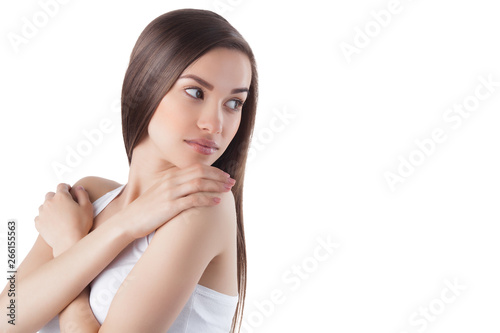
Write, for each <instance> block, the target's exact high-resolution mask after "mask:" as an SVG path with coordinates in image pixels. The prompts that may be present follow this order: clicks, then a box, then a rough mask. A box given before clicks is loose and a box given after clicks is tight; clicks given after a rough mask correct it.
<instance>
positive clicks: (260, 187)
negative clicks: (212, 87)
mask: <svg viewBox="0 0 500 333" xmlns="http://www.w3.org/2000/svg"><path fill="white" fill-rule="evenodd" d="M221 2H223V3H228V6H230V7H229V8H226V10H225V11H224V12H223V13H222V15H223V16H224V17H226V18H227V19H228V20H229V22H231V24H233V25H234V26H235V27H236V28H237V29H238V30H239V31H240V32H241V33H242V34H243V36H244V37H245V38H246V39H247V41H248V42H249V43H250V45H251V46H252V48H253V50H254V53H255V55H256V58H257V62H258V70H259V78H260V81H259V84H260V100H259V105H258V110H257V123H256V127H255V131H254V133H255V134H254V138H253V140H254V141H253V145H254V147H257V145H258V147H259V149H260V150H256V154H255V158H253V159H252V160H251V161H249V163H248V166H247V176H246V182H245V195H244V198H245V199H244V213H245V228H246V240H247V251H248V269H249V273H248V289H247V298H246V311H245V324H244V325H246V326H245V328H244V329H243V330H242V332H384V333H387V332H391V333H402V332H407V333H413V332H493V331H495V330H496V331H498V329H499V327H500V324H499V322H498V313H499V311H500V302H499V301H498V300H499V296H500V287H499V283H498V281H500V271H499V269H498V253H499V250H500V242H499V241H498V227H497V225H498V222H499V215H500V213H499V210H498V199H499V196H500V193H499V185H500V176H499V170H500V159H499V158H498V154H499V150H498V143H499V142H500V131H499V130H498V125H499V120H500V116H499V112H498V110H499V106H500V97H499V95H500V86H496V87H494V88H493V92H491V93H490V94H489V96H488V98H485V99H483V100H481V101H479V105H478V106H477V108H476V109H475V110H474V111H473V112H471V113H470V116H469V117H468V118H463V121H462V122H461V123H460V126H458V127H457V128H453V127H452V126H451V125H452V123H450V122H447V121H445V119H444V118H443V115H445V114H446V112H447V110H448V109H449V108H452V107H453V105H454V104H462V103H463V102H464V100H468V101H473V100H474V99H473V98H472V97H473V96H474V94H475V91H476V87H478V86H480V85H481V82H480V80H479V77H480V76H483V77H484V78H487V77H488V76H491V78H492V80H493V81H495V82H500V70H499V63H498V59H500V46H499V43H500V42H499V39H498V31H500V20H498V10H496V8H497V7H495V4H494V2H493V1H488V0H474V1H472V0H469V1H451V0H447V1H444V0H443V1H430V0H427V1H426V0H420V1H416V0H414V1H410V0H401V1H400V2H399V7H398V8H399V12H397V13H395V14H392V15H391V18H390V22H389V23H388V24H385V25H386V26H385V27H380V25H377V24H378V23H376V22H377V21H376V20H375V18H374V16H373V15H371V14H370V12H371V11H374V12H375V13H379V12H380V11H381V10H385V9H387V8H388V6H390V5H389V4H390V1H389V0H384V1H347V0H342V1H335V2H333V1H332V2H327V1H313V0H310V1H296V2H294V1H284V0H280V1H251V0H231V1H229V0H227V1H226V0H223V1H221ZM215 3H216V2H215V1H214V0H208V1H152V0H150V1H148V0H144V1H106V2H103V1H95V0H92V1H76V0H73V1H68V3H67V4H64V5H60V7H59V9H58V12H57V13H56V14H55V15H54V17H51V18H50V19H49V21H48V22H47V24H46V25H45V26H44V27H41V28H40V29H39V31H38V33H37V34H36V36H34V37H33V38H30V39H29V40H28V42H27V43H26V44H21V45H19V47H18V48H17V52H16V48H14V47H13V45H12V43H11V42H10V41H9V39H8V34H9V33H14V34H21V30H22V27H23V24H25V23H24V22H25V21H23V17H24V18H26V19H27V20H29V21H33V16H34V15H36V13H38V12H40V11H41V10H42V9H41V5H40V3H39V2H37V1H33V0H29V1H26V0H23V1H16V2H13V1H11V2H7V1H2V4H1V7H0V22H1V23H0V26H1V39H0V44H1V51H0V52H1V62H0V66H1V73H2V75H1V79H0V84H1V96H2V97H1V99H0V105H1V106H0V107H1V120H0V126H1V128H0V135H1V138H0V142H1V156H2V159H1V174H0V177H1V178H0V181H1V189H2V191H1V194H0V195H1V197H0V205H1V206H0V220H1V221H2V226H3V227H2V228H3V229H2V244H1V246H2V250H1V252H2V253H4V255H3V256H2V257H4V260H1V263H2V265H4V266H5V264H6V244H5V231H6V228H5V225H6V223H7V220H8V219H11V218H15V219H17V221H18V259H19V261H21V260H22V259H23V258H24V257H25V256H26V254H27V253H28V251H29V249H30V248H31V246H32V244H33V242H34V240H35V238H36V236H37V232H36V230H35V228H34V225H33V219H34V217H35V216H37V215H38V207H39V206H40V205H41V204H42V203H43V201H44V195H45V193H46V192H49V191H54V190H55V188H56V186H57V184H58V183H59V182H66V183H69V184H73V183H74V182H75V181H77V180H78V179H80V178H82V177H85V176H90V175H93V176H100V177H105V178H110V179H113V180H116V181H118V182H120V183H124V182H126V180H127V174H128V163H127V159H126V155H125V149H124V147H123V142H122V134H121V119H120V114H119V109H117V108H116V105H117V104H116V103H117V101H118V100H119V98H120V90H121V85H122V80H123V76H124V73H125V70H126V67H127V64H128V59H129V56H130V52H131V51H132V48H133V45H134V44H135V41H136V40H137V37H138V36H139V34H140V33H141V31H142V30H143V29H144V27H145V26H146V25H147V24H148V23H149V22H150V21H151V20H153V19H154V18H156V17H157V16H159V15H160V14H163V13H164V12H167V11H169V10H173V9H178V8H184V7H193V8H202V9H211V10H216V7H215ZM386 21H388V20H386ZM367 27H368V28H370V29H372V30H370V33H371V35H372V37H368V38H369V42H368V44H367V45H366V46H364V47H359V48H358V53H355V54H352V56H351V57H346V56H345V54H344V53H343V52H342V50H341V45H342V43H343V42H344V43H348V44H351V45H353V47H354V46H355V45H356V44H355V40H357V42H359V41H360V39H361V37H360V35H359V31H360V30H364V29H365V28H367ZM377 27H379V28H380V29H379V31H377V30H376V29H377ZM365 42H366V41H365ZM357 45H359V46H361V45H360V44H359V43H358V44H357ZM348 58H349V59H350V62H349V61H348ZM479 89H482V90H480V91H481V92H482V93H483V94H486V92H487V90H486V89H484V88H479ZM471 103H472V102H471ZM277 112H278V113H280V112H281V113H283V112H288V113H289V114H293V115H294V117H293V118H290V119H289V121H288V123H287V124H284V123H279V124H284V125H283V128H282V130H280V131H277V130H276V129H275V130H273V127H272V126H271V124H272V123H273V122H274V120H273V118H274V117H276V113H277ZM102 119H109V120H110V121H111V123H112V125H113V126H114V127H113V128H114V129H113V131H112V132H111V133H107V134H105V135H104V138H103V141H102V143H100V144H98V145H94V146H93V149H92V151H91V153H90V154H89V155H88V156H85V157H84V158H83V159H82V162H81V163H80V164H79V165H78V166H77V167H75V168H73V169H72V171H71V172H67V173H65V174H64V175H63V176H62V178H61V179H60V178H58V177H57V176H56V174H55V172H54V170H53V168H52V164H53V163H54V162H60V163H64V159H65V158H66V155H67V154H68V153H67V150H66V149H67V148H66V147H67V146H69V147H72V148H73V149H75V147H76V146H77V145H78V144H79V143H80V142H82V141H84V140H85V136H84V135H83V134H82V131H84V130H86V131H90V130H93V129H97V128H99V123H100V121H101V120H102ZM434 129H441V130H442V131H444V133H445V135H446V140H445V141H444V142H441V143H436V144H435V147H434V150H433V151H432V152H431V153H430V154H429V155H423V153H419V152H418V151H419V148H418V147H417V145H416V143H415V140H420V141H422V140H428V139H430V138H431V137H432V131H433V130H434ZM412 154H413V155H412ZM418 154H420V157H422V156H424V158H423V160H421V161H422V163H421V164H420V165H417V166H415V168H414V171H413V173H412V174H411V175H409V176H407V177H403V178H402V179H404V182H398V183H397V184H396V185H395V188H394V191H392V190H391V187H390V186H389V184H388V182H387V180H386V178H385V176H384V174H385V173H386V172H392V173H394V174H397V173H398V166H399V165H400V163H401V162H400V159H399V157H402V158H404V159H406V160H408V159H409V157H410V155H411V156H413V157H414V158H417V157H418ZM416 160H417V159H415V160H414V161H416ZM318 238H319V239H323V241H324V242H328V239H330V241H332V242H338V243H339V244H340V246H339V247H338V248H336V249H334V250H333V251H332V253H328V252H326V251H325V250H324V249H321V252H317V251H316V248H317V247H318V246H320V245H319V244H320V243H319V242H318ZM318 251H319V250H318ZM315 253H316V257H315ZM318 255H320V257H318ZM318 259H321V261H318ZM4 266H2V267H4ZM293 267H295V270H293V271H292V269H293ZM5 270H6V268H4V271H5ZM297 270H301V271H302V272H303V273H297ZM306 272H308V273H306ZM306 274H307V275H306ZM292 281H293V282H292ZM446 281H450V282H451V283H457V284H459V285H460V286H464V288H465V290H461V291H456V294H454V293H453V292H452V291H451V290H448V288H449V287H447V282H446ZM274 293H281V297H280V298H279V299H274V298H273V297H272V295H273V294H274ZM442 295H444V296H442ZM442 297H443V298H442ZM443 300H447V302H444V301H443ZM425 309H429V310H428V311H429V313H430V316H432V317H427V318H429V319H424V318H425V317H423V316H422V315H420V314H419V312H418V311H425ZM412 318H413V319H414V320H418V321H417V322H410V320H411V319H412ZM431 318H432V319H431ZM417 323H418V324H417Z"/></svg>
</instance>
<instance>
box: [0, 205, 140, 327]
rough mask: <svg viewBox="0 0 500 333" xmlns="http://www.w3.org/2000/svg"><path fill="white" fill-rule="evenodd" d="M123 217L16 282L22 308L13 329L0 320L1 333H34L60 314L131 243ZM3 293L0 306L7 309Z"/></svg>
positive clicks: (106, 224) (110, 222) (117, 215)
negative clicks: (6, 331)
mask: <svg viewBox="0 0 500 333" xmlns="http://www.w3.org/2000/svg"><path fill="white" fill-rule="evenodd" d="M123 219H124V217H123V216H121V215H120V214H116V215H114V216H113V217H112V218H110V219H109V220H108V221H106V223H104V224H103V225H102V226H100V227H99V228H97V229H96V230H94V231H93V232H91V233H90V234H88V235H87V236H85V237H84V238H82V239H81V240H80V241H78V243H76V244H75V245H74V246H72V247H71V248H69V249H68V250H67V251H65V252H64V253H62V254H61V255H60V256H58V257H56V258H54V259H53V260H51V261H49V262H47V263H45V264H44V265H42V266H41V267H39V268H38V269H36V270H35V271H33V272H32V273H31V274H29V275H28V276H25V277H23V278H22V279H19V280H17V281H16V302H17V303H18V304H22V306H20V307H19V309H18V311H17V315H16V325H15V326H14V327H12V325H9V324H7V323H6V321H5V320H2V321H1V323H0V328H2V329H1V330H2V331H5V330H6V327H9V329H10V331H11V332H36V331H37V330H39V329H40V328H41V327H43V325H45V324H46V323H47V322H48V321H49V320H51V319H52V318H53V317H55V316H56V315H57V314H58V313H60V312H61V311H62V310H63V309H64V308H65V307H66V306H67V305H68V304H69V303H70V302H72V301H73V300H74V299H75V298H76V297H77V296H78V295H79V294H80V293H81V292H82V290H83V289H84V288H85V287H86V286H87V285H88V284H89V283H90V282H91V281H92V280H93V279H94V278H95V277H96V276H97V275H98V274H99V273H100V272H101V271H102V270H103V269H104V268H105V267H106V266H107V265H108V264H109V263H110V262H111V261H112V260H113V259H114V258H115V257H116V256H117V255H118V254H119V253H120V251H121V250H123V249H124V248H125V247H126V246H127V245H128V244H129V243H130V242H132V241H133V239H132V238H131V237H129V236H128V235H127V233H126V231H125V230H124V229H123V228H122V225H123ZM9 301H10V300H9V298H8V297H7V295H6V294H5V293H3V294H2V295H1V297H0V305H1V306H2V307H4V306H5V307H6V306H7V305H8V303H9Z"/></svg>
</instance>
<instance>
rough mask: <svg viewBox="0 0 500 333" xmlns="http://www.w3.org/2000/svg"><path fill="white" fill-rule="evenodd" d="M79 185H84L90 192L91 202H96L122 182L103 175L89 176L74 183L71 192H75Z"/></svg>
mask: <svg viewBox="0 0 500 333" xmlns="http://www.w3.org/2000/svg"><path fill="white" fill-rule="evenodd" d="M79 185H81V186H83V188H84V189H85V190H86V191H87V193H88V194H89V199H90V202H94V201H96V200H97V199H99V198H100V197H102V196H103V195H104V194H106V193H108V192H109V191H112V190H114V189H115V188H117V187H119V186H121V185H122V184H120V183H118V182H115V181H114V180H110V179H106V178H102V177H96V176H88V177H84V178H82V179H80V180H78V181H77V182H76V183H75V184H73V185H72V187H71V191H70V192H71V193H72V194H74V193H73V191H74V190H73V189H74V188H75V187H77V186H79Z"/></svg>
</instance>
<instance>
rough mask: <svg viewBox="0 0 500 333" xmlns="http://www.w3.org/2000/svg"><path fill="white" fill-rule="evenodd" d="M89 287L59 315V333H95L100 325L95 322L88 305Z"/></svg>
mask: <svg viewBox="0 0 500 333" xmlns="http://www.w3.org/2000/svg"><path fill="white" fill-rule="evenodd" d="M89 295H90V287H89V286H87V287H86V288H85V289H83V291H82V292H81V293H80V295H78V297H77V298H75V300H74V301H73V302H71V303H70V304H69V305H68V306H67V307H66V308H65V309H64V310H63V311H62V312H61V313H60V314H59V327H60V329H61V333H67V332H68V333H69V332H75V331H77V332H79V333H96V332H98V331H99V328H100V327H101V325H100V324H99V322H98V321H97V319H96V318H95V316H94V313H93V312H92V310H91V308H90V304H89Z"/></svg>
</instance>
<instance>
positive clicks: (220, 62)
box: [148, 48, 252, 168]
mask: <svg viewBox="0 0 500 333" xmlns="http://www.w3.org/2000/svg"><path fill="white" fill-rule="evenodd" d="M251 79H252V70H251V66H250V61H249V59H248V57H247V56H246V55H245V54H244V53H242V52H239V51H236V50H229V49H225V48H216V49H213V50H211V51H209V52H207V53H206V54H205V55H203V56H202V57H200V58H199V59H198V60H196V61H195V62H194V63H192V64H191V65H190V66H189V67H188V68H186V70H185V71H184V72H183V73H182V74H181V76H180V77H179V79H178V80H177V82H176V83H175V84H174V86H173V87H172V88H171V89H170V91H169V92H168V93H167V94H166V95H165V96H164V97H163V99H162V101H161V102H160V104H159V105H158V108H157V109H156V111H155V113H154V115H153V117H152V119H151V121H150V123H149V127H148V133H149V138H148V139H149V140H148V141H149V142H148V144H152V145H153V149H154V150H155V151H157V152H158V154H159V157H160V158H162V159H164V160H166V161H168V162H171V163H172V164H174V165H176V166H177V167H180V168H183V167H186V166H188V165H191V164H193V163H203V164H206V165H211V164H212V163H214V162H215V161H216V160H217V159H218V158H219V157H220V156H221V155H222V153H223V152H224V151H225V150H226V148H227V146H228V145H229V144H230V143H231V140H232V139H233V137H234V136H235V134H236V132H237V131H238V127H239V125H240V121H241V112H242V104H243V103H244V102H245V100H246V98H247V94H248V89H249V87H250V81H251ZM202 140H208V141H202ZM193 141H201V142H200V144H201V145H199V144H196V143H194V142H193ZM210 142H212V144H211V143H210ZM206 145H208V146H210V145H213V146H214V148H207V147H205V146H206Z"/></svg>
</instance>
